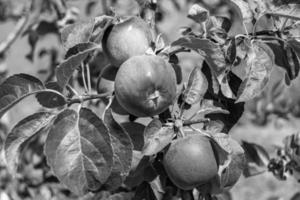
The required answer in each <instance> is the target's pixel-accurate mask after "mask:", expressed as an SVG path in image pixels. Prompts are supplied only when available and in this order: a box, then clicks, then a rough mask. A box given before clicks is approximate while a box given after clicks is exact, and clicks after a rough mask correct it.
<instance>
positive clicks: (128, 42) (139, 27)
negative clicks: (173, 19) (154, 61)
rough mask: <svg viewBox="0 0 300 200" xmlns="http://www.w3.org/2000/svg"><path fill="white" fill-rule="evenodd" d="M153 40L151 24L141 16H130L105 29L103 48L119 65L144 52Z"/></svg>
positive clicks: (115, 64) (110, 58)
mask: <svg viewBox="0 0 300 200" xmlns="http://www.w3.org/2000/svg"><path fill="white" fill-rule="evenodd" d="M151 42H152V35H151V30H150V27H149V25H148V24H147V23H146V22H145V21H144V20H143V19H141V18H139V17H130V18H128V19H126V20H124V21H122V22H120V23H117V24H114V25H112V26H110V27H109V28H108V29H107V30H106V31H105V33H104V36H103V39H102V48H103V51H104V53H105V54H106V55H107V57H108V59H109V60H110V62H111V63H112V64H113V65H114V66H116V67H119V66H120V65H121V64H122V63H123V62H125V61H126V60H127V59H128V58H130V57H132V56H135V55H142V54H144V53H145V52H146V51H147V49H148V48H149V47H150V46H151Z"/></svg>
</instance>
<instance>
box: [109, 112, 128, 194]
mask: <svg viewBox="0 0 300 200" xmlns="http://www.w3.org/2000/svg"><path fill="white" fill-rule="evenodd" d="M104 122H105V125H106V126H107V127H108V130H109V134H110V138H111V145H112V148H113V153H114V156H113V169H112V173H111V175H110V177H109V178H108V181H107V182H106V183H105V185H106V187H108V188H109V189H110V190H113V189H115V188H118V187H119V186H120V185H121V184H122V182H123V181H124V180H125V178H126V176H127V175H128V174H129V171H130V167H131V161H132V151H133V144H132V142H131V139H130V136H129V135H128V133H127V132H126V130H125V129H124V128H123V127H122V126H121V125H120V124H119V123H118V122H117V121H116V120H115V119H114V117H113V115H112V111H111V109H107V110H106V111H105V114H104Z"/></svg>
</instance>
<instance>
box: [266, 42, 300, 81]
mask: <svg viewBox="0 0 300 200" xmlns="http://www.w3.org/2000/svg"><path fill="white" fill-rule="evenodd" d="M266 44H267V45H268V46H269V47H270V48H271V50H272V51H273V54H274V55H275V64H276V65H277V66H278V67H281V68H283V69H284V70H285V71H286V76H287V78H288V79H289V80H293V79H295V78H296V77H297V75H298V74H299V68H300V65H299V62H298V61H296V60H295V57H296V55H295V52H294V51H293V49H294V46H292V45H294V44H296V43H294V42H292V41H291V42H288V43H287V44H289V45H291V46H292V47H290V46H286V45H285V44H284V43H282V42H280V41H274V40H273V41H267V42H266ZM288 52H289V53H288ZM288 54H289V55H290V57H289V58H288ZM297 63H298V64H297ZM291 65H292V66H291Z"/></svg>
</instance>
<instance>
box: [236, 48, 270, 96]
mask: <svg viewBox="0 0 300 200" xmlns="http://www.w3.org/2000/svg"><path fill="white" fill-rule="evenodd" d="M274 60H275V57H274V54H273V52H272V51H271V50H270V48H268V46H267V45H264V44H262V43H258V42H256V43H252V49H251V51H250V52H249V54H248V58H247V77H246V79H245V80H244V81H243V82H242V84H241V85H240V88H239V91H238V95H237V96H238V97H237V101H236V102H244V101H249V100H250V99H253V98H254V97H256V96H258V95H259V94H260V93H261V92H262V90H263V89H264V88H265V86H266V84H267V83H268V81H269V78H270V74H271V71H272V69H273V65H274Z"/></svg>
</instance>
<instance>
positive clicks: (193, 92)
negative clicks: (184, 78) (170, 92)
mask: <svg viewBox="0 0 300 200" xmlns="http://www.w3.org/2000/svg"><path fill="white" fill-rule="evenodd" d="M207 88H208V82H207V79H206V77H205V76H204V74H203V73H202V71H201V68H200V67H198V66H196V67H194V69H193V70H192V72H191V74H190V77H189V80H188V84H187V88H186V89H185V91H184V101H185V102H186V103H187V104H190V105H193V104H195V103H198V102H199V101H200V100H201V99H202V98H203V96H204V94H205V93H206V90H207Z"/></svg>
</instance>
